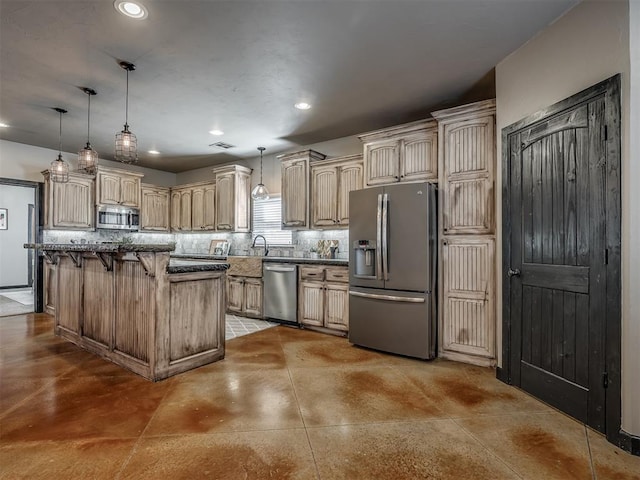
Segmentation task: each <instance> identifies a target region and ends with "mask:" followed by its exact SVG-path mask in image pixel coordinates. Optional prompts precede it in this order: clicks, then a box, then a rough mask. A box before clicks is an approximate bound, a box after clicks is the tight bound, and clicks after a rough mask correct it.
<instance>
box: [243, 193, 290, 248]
mask: <svg viewBox="0 0 640 480" xmlns="http://www.w3.org/2000/svg"><path fill="white" fill-rule="evenodd" d="M252 222H253V227H252V229H251V231H252V236H253V237H255V236H256V235H264V238H266V239H267V243H268V244H269V245H291V231H290V230H282V210H281V197H280V195H273V196H271V197H269V199H268V200H254V201H253V219H252Z"/></svg>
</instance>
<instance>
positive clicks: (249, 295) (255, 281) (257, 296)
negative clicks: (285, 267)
mask: <svg viewBox="0 0 640 480" xmlns="http://www.w3.org/2000/svg"><path fill="white" fill-rule="evenodd" d="M244 313H245V315H247V316H250V317H257V318H262V279H261V278H245V280H244Z"/></svg>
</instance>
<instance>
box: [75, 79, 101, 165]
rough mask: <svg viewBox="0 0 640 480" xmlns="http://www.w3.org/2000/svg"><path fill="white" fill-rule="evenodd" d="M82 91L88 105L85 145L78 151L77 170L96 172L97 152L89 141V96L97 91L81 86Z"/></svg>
mask: <svg viewBox="0 0 640 480" xmlns="http://www.w3.org/2000/svg"><path fill="white" fill-rule="evenodd" d="M80 90H82V91H83V92H84V93H86V94H87V97H88V98H89V106H88V108H87V146H86V147H84V148H83V149H82V150H80V151H79V152H78V170H79V171H81V172H85V173H91V174H94V173H96V169H97V167H98V152H96V151H95V150H94V149H93V148H91V143H90V142H89V132H90V125H91V123H90V122H91V96H92V95H96V94H97V92H96V91H95V90H93V89H92V88H87V87H82V88H81V89H80Z"/></svg>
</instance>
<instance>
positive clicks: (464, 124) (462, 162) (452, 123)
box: [432, 100, 496, 235]
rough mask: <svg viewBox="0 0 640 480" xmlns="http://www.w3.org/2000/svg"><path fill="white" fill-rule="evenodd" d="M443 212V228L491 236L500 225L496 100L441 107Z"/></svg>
mask: <svg viewBox="0 0 640 480" xmlns="http://www.w3.org/2000/svg"><path fill="white" fill-rule="evenodd" d="M432 115H433V116H434V117H435V118H436V119H437V121H438V135H439V137H440V148H439V153H438V159H439V168H440V210H441V212H442V215H441V225H442V232H443V234H444V235H455V234H491V233H493V232H494V229H495V226H494V224H495V219H494V216H495V215H494V209H495V205H494V182H495V180H494V175H495V172H494V171H495V163H496V145H495V100H486V101H482V102H477V103H473V104H471V105H465V106H462V107H455V108H450V109H447V110H441V111H438V112H434V113H433V114H432Z"/></svg>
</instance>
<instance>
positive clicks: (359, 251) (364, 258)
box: [353, 240, 376, 278]
mask: <svg viewBox="0 0 640 480" xmlns="http://www.w3.org/2000/svg"><path fill="white" fill-rule="evenodd" d="M353 253H354V256H355V259H356V261H355V265H354V272H353V274H354V276H355V277H360V278H376V242H375V240H356V241H354V242H353Z"/></svg>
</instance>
